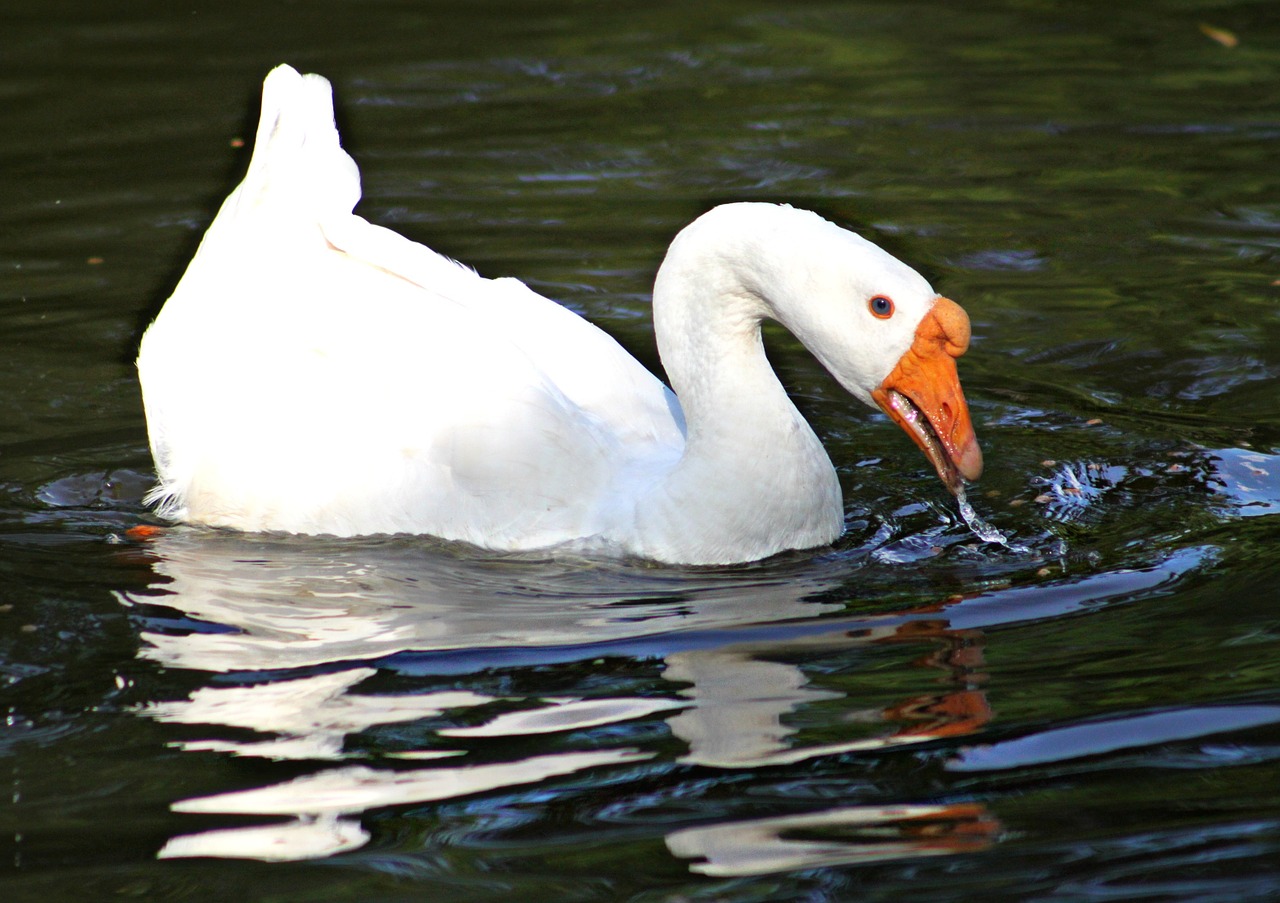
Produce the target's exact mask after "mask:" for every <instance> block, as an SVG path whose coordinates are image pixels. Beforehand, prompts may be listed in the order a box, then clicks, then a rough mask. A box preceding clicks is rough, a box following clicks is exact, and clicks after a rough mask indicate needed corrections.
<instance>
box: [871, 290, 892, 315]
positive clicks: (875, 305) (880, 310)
mask: <svg viewBox="0 0 1280 903" xmlns="http://www.w3.org/2000/svg"><path fill="white" fill-rule="evenodd" d="M867 308H868V309H869V310H870V311H871V314H872V316H875V317H879V318H880V319H881V320H887V319H889V318H890V317H892V316H893V301H892V300H891V299H889V298H886V297H885V296H884V295H876V296H875V297H874V298H872V299H871V300H870V301H868V302H867Z"/></svg>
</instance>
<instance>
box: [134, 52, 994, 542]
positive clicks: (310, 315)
mask: <svg viewBox="0 0 1280 903" xmlns="http://www.w3.org/2000/svg"><path fill="white" fill-rule="evenodd" d="M255 140H256V144H255V147H254V152H253V159H252V161H251V162H250V164H249V169H248V173H247V174H246V176H245V179H244V181H243V182H242V183H241V185H240V186H239V187H238V188H236V190H235V191H233V192H232V193H231V195H230V196H229V197H228V198H227V200H226V202H225V203H224V204H223V205H222V208H221V210H220V211H219V212H218V215H217V217H216V218H215V219H214V221H213V223H212V224H211V225H210V227H209V230H208V232H207V233H206V234H205V236H204V240H203V241H202V243H201V245H200V247H199V250H198V251H197V252H196V254H195V257H194V258H193V259H192V261H191V263H190V265H189V266H188V268H187V271H186V274H185V275H184V276H183V278H182V281H181V282H180V283H179V284H178V286H177V288H176V289H175V291H174V293H173V296H172V297H171V298H169V300H168V301H167V302H166V304H165V306H164V309H163V310H162V311H161V312H160V314H159V316H158V317H157V318H156V320H155V322H154V323H152V324H151V326H150V327H149V328H148V330H147V332H146V335H145V336H144V337H143V340H142V345H141V348H140V350H139V354H138V373H139V378H140V381H141V385H142V393H143V400H144V404H145V408H146V416H147V426H148V431H149V435H150V442H151V451H152V454H153V456H154V458H155V463H156V470H157V473H158V477H159V483H158V485H157V486H156V488H155V489H154V490H153V492H152V494H151V496H150V501H153V502H158V503H159V511H160V513H161V514H163V515H165V516H167V517H169V518H172V519H176V520H182V521H187V522H191V523H199V524H208V525H214V526H222V527H231V528H235V529H238V530H249V531H272V530H275V531H287V532H293V533H313V534H319V533H327V534H337V535H342V536H348V535H359V534H374V533H419V534H431V535H434V536H439V537H443V538H446V539H453V540H462V541H465V542H469V543H474V544H476V545H478V546H483V547H487V548H491V549H511V550H517V549H534V548H544V547H551V546H557V545H562V544H572V545H573V546H575V547H589V548H593V549H597V550H605V551H610V552H615V553H618V554H631V555H638V556H643V557H647V558H651V559H656V560H660V561H667V562H681V563H692V564H718V563H730V562H741V561H750V560H754V559H759V558H763V557H765V556H768V555H771V554H773V553H775V552H779V551H782V550H785V549H797V548H809V547H813V546H820V545H824V544H826V543H830V542H831V541H833V540H834V539H835V538H836V537H837V536H839V534H840V532H841V528H842V521H843V511H842V500H841V494H840V485H839V483H838V481H837V479H836V473H835V470H834V469H833V468H832V466H831V462H830V460H829V458H828V457H827V454H826V452H825V450H824V449H823V447H822V445H821V443H820V442H819V441H818V438H817V437H816V436H815V435H814V433H813V430H812V429H811V428H810V427H809V425H808V424H807V423H806V422H805V420H804V419H803V418H802V417H801V416H800V413H799V412H798V411H797V410H796V408H795V406H794V405H793V404H792V403H791V401H790V399H789V398H788V397H787V394H786V392H785V391H784V390H783V388H782V385H781V384H780V383H779V382H778V379H777V377H776V376H775V375H774V372H773V370H772V369H771V368H770V366H769V363H768V361H767V360H766V358H765V354H764V350H763V347H762V345H761V340H760V323H761V321H762V320H764V319H766V318H771V319H774V320H777V321H779V322H781V323H782V324H783V325H784V326H785V327H786V328H788V329H789V330H791V332H792V333H794V334H795V335H796V336H797V337H798V338H799V339H800V340H801V341H802V342H803V343H804V344H805V345H806V346H807V347H808V348H809V349H810V350H811V351H812V352H813V354H814V355H816V356H817V358H818V359H819V360H820V361H821V362H822V364H823V365H824V366H825V367H826V368H827V369H828V370H829V371H830V372H831V374H832V375H833V376H834V377H835V378H836V379H837V380H839V382H840V384H841V385H843V386H844V387H845V388H846V389H847V390H848V391H849V392H851V393H852V394H853V395H854V396H855V397H857V398H859V399H861V400H862V401H863V402H866V403H867V404H869V405H873V406H874V405H878V406H880V407H881V408H883V409H884V410H885V411H886V412H887V413H888V414H889V416H890V417H892V418H893V419H894V420H895V421H896V422H898V423H899V424H900V425H901V426H902V427H903V428H904V429H905V430H906V431H907V432H908V434H909V435H910V436H911V437H912V438H913V439H914V440H915V442H916V444H917V445H919V446H920V447H921V448H922V449H923V450H924V451H925V453H926V454H927V455H928V456H929V458H930V460H931V461H932V462H933V464H934V466H935V467H936V469H937V471H938V474H939V476H940V477H941V478H942V480H943V481H944V482H945V483H946V484H947V486H948V487H949V488H950V489H951V490H952V491H953V492H954V491H957V490H959V489H960V487H961V486H962V485H963V484H962V480H974V479H977V478H978V476H979V475H980V474H981V471H982V453H981V451H980V449H979V447H978V444H977V440H976V438H975V436H974V433H973V427H972V425H971V422H970V419H969V412H968V408H967V406H966V404H965V400H964V394H963V392H962V391H961V388H960V383H959V379H958V377H957V374H956V367H955V358H956V357H958V356H959V355H961V354H963V353H964V351H965V348H966V347H967V346H968V343H969V320H968V317H967V316H966V315H965V313H964V311H963V310H962V309H961V308H960V307H959V306H958V305H956V304H955V303H954V302H952V301H950V300H948V299H946V298H942V297H939V296H938V295H937V294H936V293H935V292H934V291H933V289H931V288H930V287H929V285H928V283H927V282H926V281H925V280H924V279H923V278H922V277H921V276H920V275H919V274H917V273H916V272H915V271H914V270H912V269H911V268H910V267H908V266H906V265H905V264H903V263H901V262H900V261H898V260H897V259H895V258H894V257H892V256H890V255H889V254H887V253H885V252H884V251H882V250H881V249H880V248H878V247H876V246H875V245H873V244H872V243H870V242H868V241H866V240H865V239H863V238H860V237H859V236H857V235H855V234H853V233H851V232H848V231H846V230H843V229H840V228H838V227H836V226H834V225H832V224H831V223H828V222H826V221H825V220H823V219H821V218H819V217H818V216H817V215H815V214H813V213H808V212H805V211H802V210H795V209H792V208H790V207H785V206H775V205H771V204H758V203H742V204H728V205H725V206H722V207H717V208H715V209H714V210H711V211H710V212H709V213H706V214H705V215H703V216H701V217H699V218H698V219H697V220H695V221H694V222H693V223H692V224H691V225H689V226H688V227H686V228H685V229H684V230H683V231H682V232H680V234H679V235H678V236H676V239H675V241H674V242H672V244H671V248H670V250H669V251H668V253H667V256H666V259H665V260H664V261H663V264H662V267H661V269H660V270H659V272H658V276H657V280H656V283H655V285H654V290H653V317H654V325H655V329H656V333H657V341H658V348H659V350H660V353H661V357H662V362H663V365H664V367H665V368H666V371H667V375H668V377H669V378H670V380H671V385H672V387H673V388H674V389H675V394H672V392H671V391H670V390H668V389H667V388H666V387H665V386H663V385H662V383H661V382H659V380H658V379H657V378H655V377H654V376H653V375H652V374H651V373H649V372H648V371H647V370H645V369H644V367H643V366H642V365H641V364H640V363H639V362H637V361H636V360H635V359H634V358H632V357H631V356H630V355H629V354H627V353H626V352H625V351H624V350H623V349H622V348H621V347H620V346H619V345H618V344H617V342H615V341H614V340H613V339H612V338H610V337H609V336H608V335H606V334H605V333H604V332H602V331H600V330H599V329H597V328H596V327H595V326H592V325H591V324H590V323H588V322H587V321H586V320H584V319H582V318H581V317H579V316H578V315H576V314H574V313H572V312H571V311H569V310H567V309H565V308H563V307H561V306H559V305H558V304H555V303H554V302H552V301H549V300H547V299H546V298H543V297H541V296H540V295H537V294H535V293H534V292H533V291H531V290H530V289H528V288H527V287H526V286H525V285H524V284H522V283H520V282H518V281H516V280H514V279H486V278H483V277H481V276H478V275H477V274H476V273H474V272H473V271H471V270H470V269H467V268H466V267H463V266H461V265H459V264H457V263H455V262H454V261H452V260H449V259H448V258H445V257H443V256H441V255H439V254H436V253H435V252H433V251H431V250H429V249H428V248H425V247H423V246H422V245H419V244H416V243H414V242H411V241H409V240H408V239H405V238H403V237H401V236H399V235H397V234H396V233H394V232H391V231H389V230H387V229H384V228H382V227H379V226H375V225H372V224H370V223H368V222H366V221H365V220H364V219H362V218H360V217H359V216H356V215H355V214H353V213H352V212H351V211H352V208H353V207H354V206H355V204H356V202H357V201H358V200H359V198H360V177H359V172H358V170H357V168H356V165H355V162H354V161H353V160H352V159H351V158H350V157H349V156H348V155H347V154H346V153H345V152H344V151H343V150H342V147H341V145H340V143H339V138H338V133H337V129H336V128H335V126H334V120H333V98H332V92H331V89H330V86H329V83H328V82H327V81H326V80H325V79H323V78H321V77H320V76H318V75H299V74H298V73H297V72H296V71H294V70H293V69H291V68H289V67H288V66H280V67H278V68H276V69H275V70H273V71H272V72H271V73H270V74H269V75H268V76H267V78H266V81H265V82H264V84H263V94H262V118H261V121H260V123H259V125H258V132H257V137H256V139H255Z"/></svg>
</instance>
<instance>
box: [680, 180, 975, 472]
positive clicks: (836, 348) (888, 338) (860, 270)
mask: <svg viewBox="0 0 1280 903" xmlns="http://www.w3.org/2000/svg"><path fill="white" fill-rule="evenodd" d="M691 230H692V233H693V234H692V235H687V234H688V233H690V231H691ZM701 236H705V238H702V237H701ZM712 236H714V241H715V243H716V245H717V247H718V248H719V253H717V254H714V255H704V257H703V263H704V264H705V266H704V267H703V268H702V269H701V274H702V275H701V276H700V277H699V278H700V279H707V278H711V279H715V281H717V282H719V285H718V286H717V289H718V292H719V294H720V295H721V296H722V297H724V298H730V299H732V300H730V301H729V303H730V304H731V305H736V306H738V308H739V313H741V311H742V310H747V311H748V316H750V317H752V318H757V317H758V318H759V319H765V318H768V319H773V320H776V321H778V322H779V323H781V324H782V325H783V326H785V327H786V328H787V329H788V330H789V331H790V332H791V333H792V334H793V335H795V336H796V338H798V339H799V340H800V341H801V342H802V343H803V344H804V345H805V346H806V347H807V348H808V349H809V350H810V352H812V353H813V355H814V356H815V357H817V358H818V360H819V361H820V362H821V363H822V365H823V366H824V367H825V368H826V369H827V371H828V372H830V373H831V375H832V376H833V377H835V379H836V380H837V381H838V382H839V383H840V384H841V385H842V386H843V387H844V388H845V390H847V391H848V392H849V393H850V394H852V395H853V396H854V397H855V398H858V399H859V400H861V401H862V402H864V403H865V404H867V405H869V406H871V407H873V408H879V409H880V410H883V411H884V412H885V413H886V414H888V415H889V417H890V418H891V419H892V420H893V421H894V422H895V423H897V424H898V426H900V427H901V428H902V429H903V430H904V431H905V432H906V433H907V435H908V436H910V437H911V439H912V441H914V442H915V443H916V445H917V446H919V447H920V449H921V450H922V451H923V452H924V453H925V455H926V456H927V457H928V459H929V461H930V462H931V463H932V464H933V466H934V468H935V469H936V470H937V472H938V476H939V477H940V478H941V480H942V482H943V483H944V484H945V485H946V486H947V488H948V489H949V490H950V491H951V492H952V493H956V492H958V491H959V490H960V489H961V488H962V486H963V481H965V480H970V481H972V480H977V479H978V478H979V477H980V476H981V474H982V450H981V448H979V446H978V440H977V437H976V436H975V435H974V431H973V423H972V421H971V419H970V416H969V407H968V405H967V404H966V402H965V398H964V391H963V389H962V388H961V386H960V378H959V374H958V373H957V370H956V359H957V358H959V357H960V356H961V355H962V354H964V352H965V351H966V349H967V348H968V347H969V335H970V327H969V317H968V315H967V314H966V313H965V311H964V309H963V308H961V307H960V305H958V304H956V303H955V302H954V301H952V300H950V299H949V298H945V297H943V296H941V295H939V294H938V293H937V292H936V291H934V290H933V288H932V287H931V286H930V285H929V283H928V281H927V280H926V279H925V278H924V277H923V276H921V275H920V274H919V273H917V272H916V271H915V270H913V269H912V268H911V267H909V266H907V265H906V264H905V263H903V262H902V261H900V260H898V259H897V258H896V257H894V256H893V255H891V254H889V253H888V252H887V251H885V250H883V249H882V248H880V247H879V246H877V245H875V244H874V243H872V242H870V241H867V240H866V239H864V238H862V237H861V236H859V235H857V234H856V233H853V232H850V231H849V230H847V229H842V228H840V227H839V226H836V225H834V224H833V223H830V222H828V221H827V220H824V219H823V218H821V217H820V216H818V215H817V214H815V213H810V212H808V211H805V210H798V209H794V208H791V207H787V206H780V205H773V204H760V203H741V204H727V205H724V206H721V207H717V208H715V209H713V210H711V211H710V212H708V213H706V214H704V215H703V216H702V217H700V218H699V219H698V220H696V221H695V222H694V223H693V224H692V225H691V226H690V227H688V228H687V229H686V230H685V233H682V235H681V236H680V238H686V237H689V238H692V239H693V243H694V244H697V245H703V242H704V241H706V242H710V241H711V240H712V238H711V237H712ZM703 246H704V247H706V245H703ZM710 258H715V259H710ZM715 273H720V274H722V276H723V277H724V278H721V279H716V277H715V276H714V275H710V274H715Z"/></svg>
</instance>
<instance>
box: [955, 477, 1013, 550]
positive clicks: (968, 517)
mask: <svg viewBox="0 0 1280 903" xmlns="http://www.w3.org/2000/svg"><path fill="white" fill-rule="evenodd" d="M956 501H957V502H959V503H960V516H961V517H963V518H964V522H965V523H966V524H967V525H968V527H969V529H970V530H971V531H973V535H974V536H976V537H978V538H979V539H981V540H982V541H983V542H994V543H999V544H1000V545H1002V546H1004V547H1005V548H1006V549H1008V550H1009V551H1011V552H1018V553H1026V552H1029V551H1031V550H1030V549H1028V548H1027V547H1026V546H1024V545H1020V544H1019V545H1011V544H1010V543H1009V538H1008V537H1007V536H1005V535H1004V534H1003V533H1001V532H1000V531H999V530H997V529H996V528H995V527H993V526H992V525H991V524H989V523H987V522H986V521H985V520H983V519H982V518H981V517H979V516H978V512H977V511H974V510H973V505H971V504H969V498H968V496H966V495H965V491H964V487H963V486H961V487H960V488H958V489H957V490H956Z"/></svg>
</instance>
